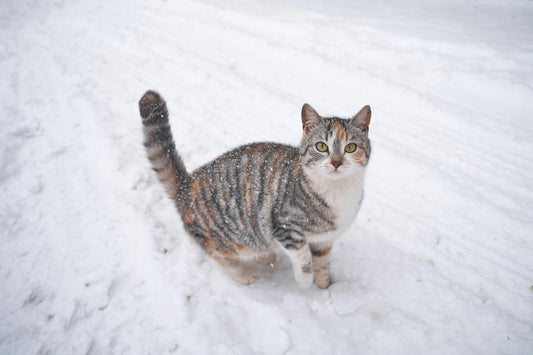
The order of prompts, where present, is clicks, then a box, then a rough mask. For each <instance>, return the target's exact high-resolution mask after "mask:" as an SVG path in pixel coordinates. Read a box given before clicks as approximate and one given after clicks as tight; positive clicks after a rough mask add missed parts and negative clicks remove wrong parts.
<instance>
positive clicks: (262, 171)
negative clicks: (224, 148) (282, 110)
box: [192, 142, 299, 184]
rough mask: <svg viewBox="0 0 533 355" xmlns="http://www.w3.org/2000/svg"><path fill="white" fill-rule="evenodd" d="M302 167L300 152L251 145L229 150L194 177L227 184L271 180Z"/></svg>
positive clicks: (267, 144)
mask: <svg viewBox="0 0 533 355" xmlns="http://www.w3.org/2000/svg"><path fill="white" fill-rule="evenodd" d="M295 165H296V166H299V153H298V148H296V147H293V146H290V145H285V144H280V143H271V142H262V143H251V144H246V145H242V146H240V147H237V148H235V149H233V150H230V151H228V152H226V153H224V154H222V155H220V156H219V157H217V158H216V159H215V160H213V161H211V162H209V163H207V164H205V165H204V166H202V167H200V168H198V169H197V170H195V171H194V172H193V173H192V178H193V179H205V178H212V177H213V175H218V177H219V179H217V180H218V181H221V182H225V183H227V184H231V183H232V182H233V183H236V182H237V181H235V178H237V177H239V176H240V177H241V178H242V179H244V181H243V182H246V179H252V180H253V179H255V178H259V177H263V178H268V177H269V176H273V175H276V174H282V175H283V172H284V171H285V172H287V171H288V170H290V169H292V168H294V167H295Z"/></svg>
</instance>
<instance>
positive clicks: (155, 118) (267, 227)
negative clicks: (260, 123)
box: [139, 91, 371, 288]
mask: <svg viewBox="0 0 533 355" xmlns="http://www.w3.org/2000/svg"><path fill="white" fill-rule="evenodd" d="M139 109H140V114H141V117H142V122H143V130H144V146H145V147H146V152H147V155H148V159H149V160H150V162H151V164H152V168H153V170H154V171H155V172H156V173H157V177H158V178H159V180H160V181H161V183H162V184H163V186H164V187H165V189H166V191H167V193H168V195H169V196H170V198H171V199H172V200H173V201H174V203H175V205H176V207H177V209H178V211H179V213H180V215H181V218H182V220H183V224H184V226H185V229H186V230H187V232H188V233H189V234H190V235H191V237H192V238H193V239H194V240H195V241H196V242H197V243H198V244H199V245H200V246H201V247H202V248H203V249H204V250H205V251H206V252H207V254H209V255H210V256H211V257H212V258H213V259H214V260H216V261H217V262H218V264H220V265H221V266H222V267H223V268H224V269H225V270H226V271H227V273H228V274H229V275H230V276H231V277H233V278H234V279H235V280H237V281H239V282H241V283H243V284H250V283H252V282H254V281H255V280H256V279H257V277H258V275H256V272H255V271H254V268H252V267H250V264H249V262H251V261H255V262H259V263H262V264H269V263H272V262H274V260H275V248H277V247H281V248H282V250H283V251H284V252H285V253H286V254H287V255H288V256H289V258H290V260H291V262H292V266H293V270H294V276H295V278H296V281H297V282H298V284H299V285H300V286H302V287H309V286H310V285H311V283H312V282H313V279H314V282H315V283H316V285H317V286H318V287H320V288H327V287H328V286H329V285H330V283H331V278H330V275H329V254H330V250H331V247H332V245H333V241H334V239H335V238H336V237H337V236H338V235H340V234H341V233H342V232H344V231H345V230H346V229H347V228H348V226H349V225H350V224H351V223H352V222H353V221H354V219H355V217H356V216H357V212H358V211H359V208H360V206H361V202H362V200H363V181H364V176H365V169H366V166H367V163H368V159H369V157H370V141H369V139H368V125H369V123H370V116H371V113H370V107H369V106H365V107H363V108H362V109H361V110H360V111H359V113H357V114H356V115H355V116H353V117H352V118H350V119H341V118H337V117H331V118H326V117H321V116H319V114H318V113H317V112H316V111H315V110H314V109H313V108H312V107H311V106H310V105H308V104H305V105H303V107H302V123H303V138H302V141H301V143H300V146H299V147H292V146H288V145H283V144H277V143H253V144H248V145H244V146H241V147H239V148H236V149H234V150H232V151H229V152H227V153H225V154H223V155H221V156H220V157H218V158H216V159H215V160H214V161H212V162H210V163H208V164H206V165H204V166H203V167H201V168H199V169H197V170H196V171H194V172H193V173H191V174H189V173H188V172H187V170H186V169H185V165H184V164H183V161H182V160H181V158H180V156H179V155H178V154H177V152H176V147H175V145H174V140H173V138H172V133H171V131H170V125H169V121H168V111H167V107H166V104H165V101H164V100H163V99H162V98H161V96H160V95H159V94H158V93H157V92H154V91H148V92H146V94H144V95H143V97H142V98H141V100H140V101H139Z"/></svg>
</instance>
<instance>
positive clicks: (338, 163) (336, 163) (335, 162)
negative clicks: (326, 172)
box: [331, 161, 342, 170]
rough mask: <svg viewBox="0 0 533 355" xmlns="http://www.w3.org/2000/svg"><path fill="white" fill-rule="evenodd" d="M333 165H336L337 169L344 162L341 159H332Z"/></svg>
mask: <svg viewBox="0 0 533 355" xmlns="http://www.w3.org/2000/svg"><path fill="white" fill-rule="evenodd" d="M331 165H333V166H334V167H335V170H337V168H338V167H339V166H341V165H342V162H341V161H332V162H331Z"/></svg>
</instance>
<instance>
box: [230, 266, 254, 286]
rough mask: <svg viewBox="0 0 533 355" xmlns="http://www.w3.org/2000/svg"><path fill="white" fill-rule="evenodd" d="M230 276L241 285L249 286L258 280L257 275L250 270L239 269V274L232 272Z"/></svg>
mask: <svg viewBox="0 0 533 355" xmlns="http://www.w3.org/2000/svg"><path fill="white" fill-rule="evenodd" d="M230 276H231V277H232V278H233V279H234V280H235V281H237V282H239V283H241V284H243V285H250V284H253V283H254V282H255V280H257V279H258V278H259V275H258V274H257V273H255V272H254V271H252V270H245V269H241V270H240V271H239V272H233V273H231V274H230Z"/></svg>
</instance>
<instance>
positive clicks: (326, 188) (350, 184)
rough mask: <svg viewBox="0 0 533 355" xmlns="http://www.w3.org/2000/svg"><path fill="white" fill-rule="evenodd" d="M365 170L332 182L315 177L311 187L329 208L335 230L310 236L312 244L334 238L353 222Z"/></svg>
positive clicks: (360, 199)
mask: <svg viewBox="0 0 533 355" xmlns="http://www.w3.org/2000/svg"><path fill="white" fill-rule="evenodd" d="M364 176H365V170H364V169H360V170H358V171H357V172H356V173H355V174H352V175H350V176H349V177H346V178H343V179H338V180H333V179H328V178H325V177H315V178H313V179H311V180H312V182H313V187H314V188H315V190H316V192H318V193H319V194H320V195H321V196H322V197H323V198H324V200H325V201H326V203H327V204H328V205H329V206H330V208H331V210H332V214H333V216H332V217H333V218H334V221H335V224H336V226H337V229H336V230H335V231H333V232H329V233H326V234H320V235H314V236H310V240H312V241H313V242H319V241H326V240H331V239H333V238H336V237H337V236H339V235H341V234H342V233H344V232H345V231H346V229H348V227H350V225H351V224H352V223H353V222H354V221H355V218H356V217H357V213H358V212H359V209H360V208H361V203H362V202H363V195H364V190H363V182H364Z"/></svg>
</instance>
